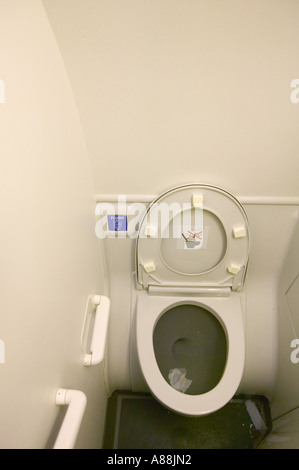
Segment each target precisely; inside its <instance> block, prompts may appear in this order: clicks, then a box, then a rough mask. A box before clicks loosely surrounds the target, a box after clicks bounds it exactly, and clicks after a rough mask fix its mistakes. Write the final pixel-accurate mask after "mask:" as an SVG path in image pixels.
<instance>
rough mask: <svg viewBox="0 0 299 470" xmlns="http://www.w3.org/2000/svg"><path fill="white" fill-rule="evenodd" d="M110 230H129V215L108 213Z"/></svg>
mask: <svg viewBox="0 0 299 470" xmlns="http://www.w3.org/2000/svg"><path fill="white" fill-rule="evenodd" d="M108 227H109V230H111V231H114V232H119V231H126V230H127V216H126V215H108Z"/></svg>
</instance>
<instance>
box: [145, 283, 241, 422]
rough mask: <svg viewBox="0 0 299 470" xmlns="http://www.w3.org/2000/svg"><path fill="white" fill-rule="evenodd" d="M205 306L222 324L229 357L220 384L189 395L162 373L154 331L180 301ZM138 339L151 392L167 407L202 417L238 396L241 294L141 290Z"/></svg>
mask: <svg viewBox="0 0 299 470" xmlns="http://www.w3.org/2000/svg"><path fill="white" fill-rule="evenodd" d="M186 303H189V304H193V305H198V306H201V307H204V308H205V309H207V310H209V311H210V312H211V314H214V315H215V316H216V318H217V319H218V320H219V321H220V323H221V324H222V326H223V328H224V331H225V334H226V337H227V345H228V351H227V359H226V365H225V369H224V372H223V375H222V377H221V379H220V381H219V382H218V384H217V385H216V386H215V387H214V388H213V389H212V390H210V391H208V392H206V393H203V394H201V395H188V394H185V393H181V392H180V391H177V390H175V389H174V388H172V387H171V385H170V384H169V383H168V382H167V381H166V380H165V379H164V377H163V376H162V374H161V372H160V370H159V367H158V364H157V360H156V357H155V352H154V346H153V331H154V328H155V325H156V323H157V321H158V319H159V317H160V316H161V315H163V314H164V313H165V312H166V310H169V309H171V308H172V307H173V306H176V305H180V304H186ZM136 308H137V310H136V342H137V352H138V357H139V362H140V367H141V370H142V373H143V376H144V379H145V381H146V382H147V384H148V385H149V387H150V390H151V392H152V394H153V395H154V396H155V397H156V399H157V400H158V401H159V402H160V403H162V404H163V405H164V406H165V407H167V408H169V409H171V410H173V411H175V412H177V413H179V414H183V415H187V416H200V415H205V414H209V413H212V412H214V411H216V410H218V409H220V408H221V407H223V406H224V405H226V404H227V403H228V402H229V400H230V399H231V398H232V397H233V396H234V395H235V393H236V391H237V389H238V386H239V384H240V381H241V379H242V375H243V369H244V361H245V335H244V327H243V318H242V309H241V304H240V298H239V295H238V294H232V295H231V296H229V297H225V298H221V299H220V298H202V299H201V300H200V302H199V301H195V300H192V299H190V298H185V297H182V298H176V299H175V301H174V299H171V300H170V298H169V297H160V296H151V295H148V294H147V293H146V292H140V294H139V295H138V301H137V306H136Z"/></svg>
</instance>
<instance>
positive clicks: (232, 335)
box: [132, 184, 249, 416]
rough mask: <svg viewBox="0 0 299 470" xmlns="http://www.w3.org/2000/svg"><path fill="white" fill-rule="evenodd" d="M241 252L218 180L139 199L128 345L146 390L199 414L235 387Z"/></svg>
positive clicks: (239, 230)
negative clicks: (144, 202) (143, 205)
mask: <svg viewBox="0 0 299 470" xmlns="http://www.w3.org/2000/svg"><path fill="white" fill-rule="evenodd" d="M248 257H249V227H248V220H247V216H246V213H245V211H244V209H243V207H242V205H241V204H240V203H239V201H238V200H237V199H236V198H235V197H234V196H232V195H231V194H230V193H229V192H227V191H225V190H224V189H222V188H218V187H216V186H212V185H207V184H187V185H182V186H179V187H175V188H173V189H170V190H168V191H166V192H164V193H163V194H161V195H160V196H159V197H157V198H156V199H155V200H154V201H153V202H152V203H151V204H150V205H149V207H148V209H147V211H146V213H145V215H144V217H143V219H142V221H141V223H140V226H139V231H138V236H137V239H136V272H135V273H134V279H135V281H134V286H133V291H134V292H133V298H134V299H135V300H134V301H133V306H132V318H133V332H134V334H133V337H134V341H132V344H133V345H134V348H133V350H134V351H133V354H134V355H135V356H137V360H138V365H139V370H140V371H141V375H142V379H143V380H144V382H145V383H146V386H147V388H148V390H149V391H150V392H151V393H152V395H153V396H154V397H155V398H156V399H157V401H159V402H160V403H161V404H162V405H164V406H165V407H166V408H168V409H169V410H172V411H174V412H176V413H179V414H182V415H186V416H201V415H206V414H209V413H212V412H214V411H217V410H218V409H220V408H222V407H223V406H224V405H226V404H227V403H228V402H229V401H230V400H231V398H232V397H233V396H234V395H236V392H237V390H238V388H239V385H240V382H241V379H242V375H243V372H244V365H245V327H244V315H245V311H244V308H245V307H244V302H243V296H242V294H243V290H244V289H243V288H244V282H245V277H246V270H247V265H248ZM135 359H136V358H135ZM132 369H134V368H132ZM134 373H135V372H133V373H132V374H133V375H134ZM135 376H136V373H135ZM132 381H133V383H134V382H135V383H136V379H134V377H133V380H132ZM135 388H136V387H135ZM137 389H138V386H137Z"/></svg>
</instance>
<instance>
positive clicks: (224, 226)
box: [136, 184, 249, 290]
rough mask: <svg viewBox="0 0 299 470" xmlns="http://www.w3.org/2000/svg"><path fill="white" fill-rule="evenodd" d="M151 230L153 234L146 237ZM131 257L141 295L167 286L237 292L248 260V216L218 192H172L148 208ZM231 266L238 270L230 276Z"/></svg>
mask: <svg viewBox="0 0 299 470" xmlns="http://www.w3.org/2000/svg"><path fill="white" fill-rule="evenodd" d="M153 225H154V226H155V227H156V226H157V233H155V236H154V237H148V236H146V234H150V233H151V232H152V230H151V227H152V226H153ZM136 251H137V253H136V254H137V256H136V259H137V266H136V269H137V279H138V283H139V284H140V285H142V286H143V287H144V288H146V289H147V288H148V287H149V286H153V285H156V286H163V285H166V286H182V287H188V286H198V287H208V288H210V287H211V288H212V287H216V286H222V287H225V286H227V287H231V288H232V290H240V289H241V288H242V286H243V283H244V278H245V275H246V270H247V264H248V257H249V227H248V220H247V216H246V213H245V211H244V209H243V207H242V206H241V204H240V203H239V202H238V201H237V199H236V198H235V197H234V196H232V195H231V194H230V193H228V192H227V191H225V190H223V189H221V188H217V187H214V186H210V185H201V184H197V185H196V184H190V185H184V186H180V187H177V188H173V189H171V190H169V191H166V192H165V193H163V194H161V195H160V196H159V197H158V198H157V199H156V200H155V201H153V203H152V204H151V205H150V207H149V209H148V211H147V212H146V214H145V216H144V218H143V220H142V223H141V224H140V229H139V235H138V238H137V246H136ZM147 265H153V266H155V269H147ZM231 265H233V266H238V267H239V269H238V270H235V269H234V270H231V269H230V268H229V267H230V266H231Z"/></svg>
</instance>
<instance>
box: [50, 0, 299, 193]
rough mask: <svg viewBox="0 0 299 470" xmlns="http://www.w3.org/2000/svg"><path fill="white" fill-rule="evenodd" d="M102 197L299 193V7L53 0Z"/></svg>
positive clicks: (286, 3) (282, 2)
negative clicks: (197, 189) (192, 185)
mask: <svg viewBox="0 0 299 470" xmlns="http://www.w3.org/2000/svg"><path fill="white" fill-rule="evenodd" d="M43 4H44V5H45V8H46V11H47V14H48V15H49V19H50V22H51V25H52V27H53V30H54V32H55V37H56V39H57V42H58V44H59V47H60V49H61V52H62V57H63V60H64V63H65V65H66V68H67V70H68V74H69V77H70V81H71V83H72V87H73V90H74V95H75V97H76V101H77V104H78V108H79V111H80V117H81V119H82V125H83V128H84V132H85V136H86V139H87V144H88V148H89V154H90V158H91V165H92V169H93V173H94V176H95V182H96V192H97V193H116V194H125V193H133V194H134V193H137V194H138V193H139V194H159V193H160V192H162V191H164V190H166V189H168V188H170V187H173V186H176V185H178V184H182V183H189V182H204V183H210V184H215V185H219V186H221V187H224V188H225V189H227V190H229V191H231V192H232V193H233V194H235V195H239V196H252V195H253V196H298V195H299V185H298V173H299V159H298V145H299V133H298V123H299V103H298V104H294V103H292V102H291V100H290V95H291V92H292V91H294V90H293V89H292V88H291V87H290V83H291V81H292V80H293V79H296V78H299V59H298V43H299V28H298V23H299V3H298V1H297V0H242V1H239V0H226V1H225V2H223V1H222V0H189V1H188V2H186V1H185V0H126V1H123V0H89V1H88V2H86V1H84V0H64V1H61V0H43Z"/></svg>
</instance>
